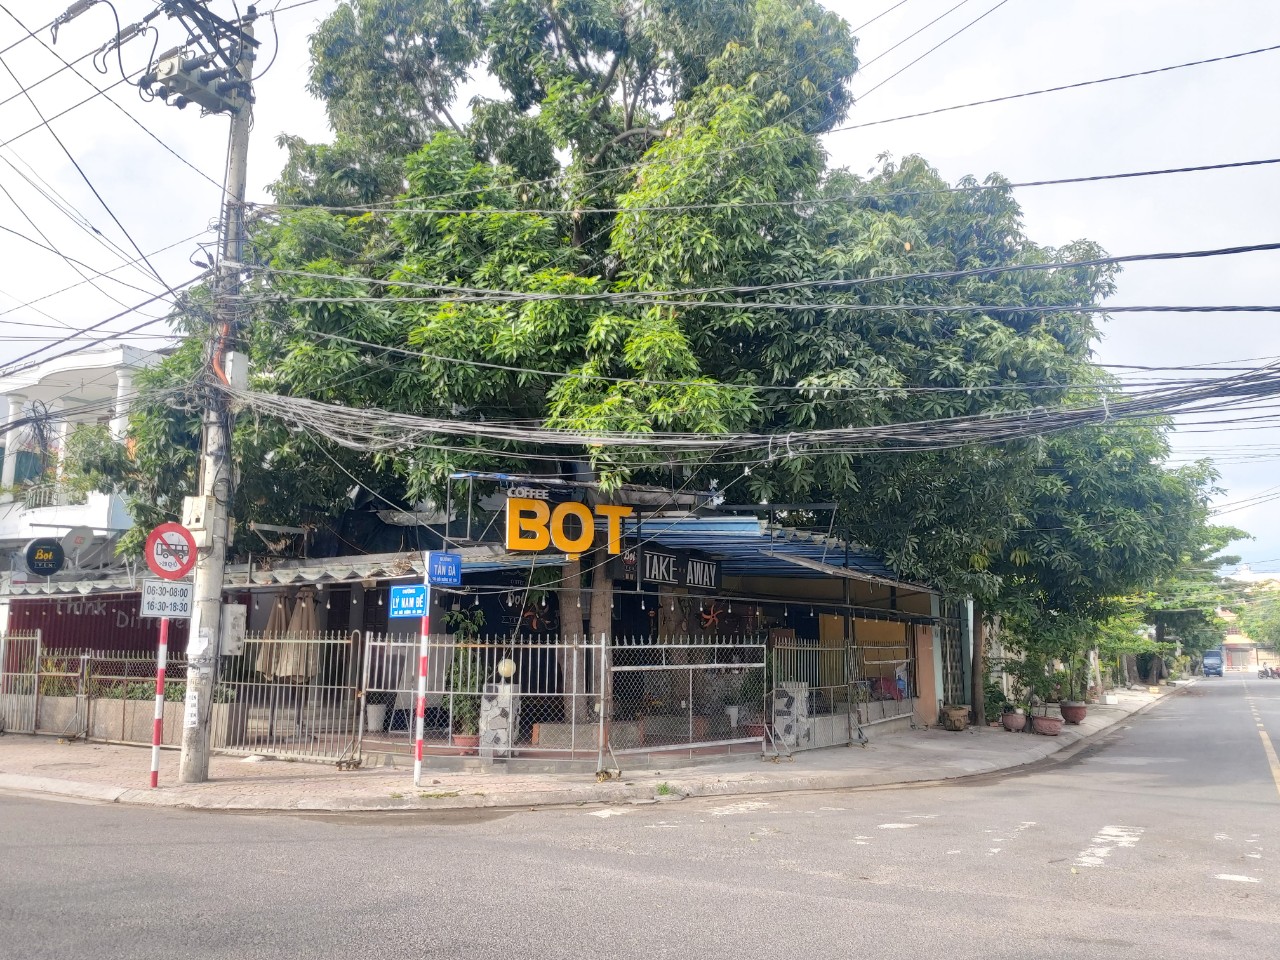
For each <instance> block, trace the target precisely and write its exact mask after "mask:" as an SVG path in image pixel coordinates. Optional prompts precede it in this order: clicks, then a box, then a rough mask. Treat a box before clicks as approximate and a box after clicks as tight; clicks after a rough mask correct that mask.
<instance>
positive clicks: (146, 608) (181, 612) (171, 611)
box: [141, 580, 196, 620]
mask: <svg viewBox="0 0 1280 960" xmlns="http://www.w3.org/2000/svg"><path fill="white" fill-rule="evenodd" d="M195 593H196V587H195V584H193V583H191V582H190V581H183V582H182V583H173V582H171V581H169V580H143V581H142V608H141V614H142V616H144V617H168V618H169V619H170V620H190V619H191V607H192V600H193V598H194V597H195Z"/></svg>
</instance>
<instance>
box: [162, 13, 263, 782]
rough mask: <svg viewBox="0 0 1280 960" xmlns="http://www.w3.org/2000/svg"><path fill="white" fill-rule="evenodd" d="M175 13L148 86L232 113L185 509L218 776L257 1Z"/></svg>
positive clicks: (187, 744)
mask: <svg viewBox="0 0 1280 960" xmlns="http://www.w3.org/2000/svg"><path fill="white" fill-rule="evenodd" d="M161 13H164V14H167V15H168V16H169V17H170V18H172V19H178V20H181V21H182V24H183V26H184V27H185V28H186V30H187V35H188V38H189V40H188V42H187V44H186V45H185V46H183V47H178V48H175V49H173V50H170V51H168V52H167V53H164V54H162V55H161V56H160V58H159V59H158V60H156V61H155V62H154V63H153V64H151V65H150V67H149V69H148V71H147V73H146V74H145V75H144V76H143V77H142V79H141V80H139V81H138V86H139V87H141V88H142V89H144V90H146V91H147V92H149V93H150V94H151V95H152V96H153V97H155V98H157V99H159V100H160V101H161V102H162V103H167V104H168V105H169V106H174V107H177V108H178V109H183V108H184V107H186V106H188V105H189V104H191V103H195V104H198V105H199V106H200V108H201V113H202V114H205V115H207V114H218V113H226V114H229V115H230V117H231V137H230V143H229V145H228V149H227V167H226V173H227V178H226V193H225V195H224V197H223V206H222V211H221V250H220V254H221V256H220V257H219V259H218V263H217V264H216V268H215V274H214V302H215V310H214V317H213V318H212V323H211V325H210V336H209V347H208V353H207V356H206V361H207V367H206V377H205V380H206V384H205V394H204V412H203V415H202V418H201V419H202V422H203V430H202V436H201V452H200V493H199V496H197V497H191V498H188V500H187V502H186V503H185V504H184V506H183V525H184V526H185V527H187V529H189V530H190V531H191V532H192V534H193V535H194V536H195V540H196V545H197V551H198V554H197V560H196V572H195V603H194V610H193V616H192V619H191V632H190V637H189V639H188V641H187V700H186V710H185V711H184V717H183V728H182V757H181V760H180V761H179V768H178V779H179V780H180V782H182V783H202V782H204V781H205V780H208V779H209V746H210V736H209V734H210V729H209V728H210V722H211V720H212V717H213V694H214V685H215V683H216V681H217V665H218V656H219V653H220V650H219V639H220V633H219V631H220V627H221V623H222V587H223V583H224V581H225V573H226V559H227V546H228V544H229V542H230V540H231V517H230V508H231V501H232V495H233V493H234V486H235V481H234V473H233V469H232V462H231V426H232V412H231V409H230V406H229V404H228V400H227V394H226V392H225V391H224V390H223V389H222V388H223V387H224V386H227V385H230V383H231V382H232V378H233V377H235V378H237V379H238V378H239V377H242V376H243V374H244V370H243V364H242V363H237V364H236V369H235V370H234V371H233V370H232V369H231V366H232V364H231V358H232V356H233V355H234V353H235V347H236V338H237V334H238V328H239V322H238V321H239V316H238V310H239V307H238V304H237V295H238V293H239V291H240V266H239V264H240V262H241V259H242V253H243V250H244V225H245V217H244V199H245V190H246V183H247V173H248V158H249V131H250V128H251V127H252V125H253V87H252V77H253V61H254V49H255V48H256V47H257V45H258V44H257V41H255V40H254V39H253V21H254V20H255V19H256V17H257V12H256V11H255V10H254V8H253V7H249V8H248V10H247V11H246V15H245V16H244V17H243V18H241V19H240V20H239V21H235V22H232V21H228V20H224V19H223V18H221V17H219V16H217V15H216V14H214V13H212V12H211V11H209V10H208V9H207V8H206V6H205V3H204V2H203V0H162V2H161V3H160V5H159V7H158V8H157V9H156V11H155V12H154V13H153V14H152V15H151V16H150V17H148V18H147V20H146V21H145V22H149V21H150V20H151V19H154V18H155V17H157V16H159V15H160V14H161Z"/></svg>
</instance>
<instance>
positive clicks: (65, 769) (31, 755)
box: [0, 687, 1184, 811]
mask: <svg viewBox="0 0 1280 960" xmlns="http://www.w3.org/2000/svg"><path fill="white" fill-rule="evenodd" d="M1181 689H1184V687H1163V688H1161V692H1160V693H1156V694H1153V693H1149V692H1146V691H1145V690H1143V691H1141V692H1140V691H1120V692H1118V694H1117V696H1118V699H1119V703H1118V704H1117V705H1114V706H1103V705H1097V704H1095V705H1091V706H1090V707H1089V715H1088V717H1087V718H1086V720H1085V721H1084V723H1082V724H1081V725H1080V726H1078V727H1070V726H1064V727H1063V731H1062V734H1061V735H1060V736H1057V737H1038V736H1033V735H1027V734H1011V733H1007V732H1005V731H1004V730H1003V729H1000V728H998V727H994V728H993V727H985V728H979V729H971V730H967V731H965V732H963V733H949V732H947V731H944V730H941V729H929V730H916V731H904V732H902V733H895V734H889V735H886V736H884V737H881V738H877V739H875V740H873V741H872V742H871V743H870V744H869V745H868V746H866V747H858V746H853V747H833V748H830V749H825V750H814V751H809V752H800V753H796V754H795V755H794V757H793V758H792V759H790V760H789V759H787V758H785V757H784V758H781V759H780V760H778V761H775V762H769V761H767V760H762V759H760V758H759V757H756V756H750V757H744V758H743V759H735V760H722V761H716V762H709V763H705V764H699V765H696V766H689V765H682V766H679V767H678V768H672V769H669V770H667V771H665V772H664V771H663V770H661V769H648V768H645V769H643V770H636V771H634V772H632V771H626V770H624V771H623V778H622V779H621V780H613V781H606V782H604V783H596V782H595V781H594V777H593V776H592V775H590V774H584V773H549V774H543V773H539V774H524V773H511V772H506V771H503V770H501V769H497V770H493V771H474V770H467V771H439V770H432V769H431V768H430V762H429V761H428V767H427V770H426V771H425V772H424V774H423V779H422V786H421V787H420V788H417V789H415V788H414V786H413V773H412V769H411V763H410V764H409V765H408V766H406V767H402V768H391V769H389V768H386V767H382V768H374V769H365V770H354V771H348V772H340V771H338V770H335V769H334V768H333V767H330V766H322V765H319V764H308V763H296V762H287V761H279V760H246V759H245V758H240V757H223V756H215V757H214V758H213V762H212V764H211V766H210V778H211V779H210V780H209V782H207V783H199V784H179V783H176V778H177V766H178V757H177V753H176V752H175V751H166V752H165V753H164V754H163V755H162V757H161V773H160V782H161V786H160V788H159V789H156V790H151V789H147V787H146V783H147V779H148V770H149V769H150V750H149V749H148V748H145V747H126V746H112V745H107V744H97V743H80V742H76V743H62V742H59V741H58V740H56V739H53V738H50V737H33V736H19V735H7V736H3V737H0V790H9V791H19V792H24V793H45V794H51V795H57V796H63V797H76V798H81V799H89V800H99V801H106V802H113V803H129V804H136V805H140V806H154V807H176V808H186V809H201V810H224V811H299V810H313V811H319V810H325V811H360V810H446V809H463V808H477V807H513V808H514V807H541V806H558V805H573V804H586V803H652V802H659V801H663V800H669V799H679V798H681V797H709V796H733V795H751V794H763V793H780V792H788V791H796V790H839V789H854V788H858V787H879V786H887V785H892V784H907V783H922V782H928V781H936V780H954V779H959V778H961V777H969V776H975V775H980V774H987V773H994V772H997V771H1001V770H1011V769H1014V768H1017V767H1020V766H1024V765H1026V764H1029V763H1035V762H1036V761H1038V760H1043V759H1044V758H1046V757H1049V756H1051V755H1053V754H1055V753H1058V752H1060V751H1063V750H1067V749H1069V748H1071V747H1073V746H1076V745H1077V744H1080V743H1081V742H1082V741H1088V740H1091V739H1094V738H1096V737H1098V736H1099V735H1101V734H1103V733H1104V732H1106V731H1107V730H1109V729H1111V728H1112V727H1114V726H1115V725H1116V724H1117V723H1120V722H1121V721H1123V720H1125V719H1127V718H1128V717H1130V716H1132V715H1133V714H1135V713H1138V712H1139V711H1142V710H1145V709H1146V708H1148V707H1150V706H1151V705H1152V704H1153V703H1155V702H1158V701H1159V700H1160V699H1162V698H1163V697H1165V696H1168V695H1170V694H1172V693H1176V692H1179V691H1180V690H1181Z"/></svg>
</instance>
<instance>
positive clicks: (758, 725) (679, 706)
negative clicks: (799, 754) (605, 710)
mask: <svg viewBox="0 0 1280 960" xmlns="http://www.w3.org/2000/svg"><path fill="white" fill-rule="evenodd" d="M608 670H609V673H610V682H609V690H610V693H611V695H612V710H611V716H610V718H609V731H608V737H609V739H608V746H609V748H610V749H611V750H612V752H613V753H614V754H615V755H618V756H621V755H624V754H631V755H633V756H634V755H639V754H657V755H661V756H667V757H670V756H672V755H673V754H683V755H685V756H689V757H693V756H699V755H703V754H718V753H737V752H742V753H756V754H758V753H759V752H760V738H761V735H762V732H763V730H764V724H765V723H767V722H768V717H767V716H765V715H764V713H763V704H764V699H765V692H766V691H765V642H764V638H763V637H749V636H748V637H725V636H718V635H709V636H686V637H680V638H671V639H663V640H656V639H654V638H651V637H634V638H621V637H614V638H613V642H612V644H611V646H610V656H609V664H608Z"/></svg>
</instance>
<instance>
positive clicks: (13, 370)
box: [0, 274, 204, 377]
mask: <svg viewBox="0 0 1280 960" xmlns="http://www.w3.org/2000/svg"><path fill="white" fill-rule="evenodd" d="M203 276H204V275H203V274H201V275H200V276H197V277H192V278H191V279H190V280H188V281H186V282H185V283H180V284H178V287H177V289H178V290H181V289H184V288H185V287H189V286H191V285H192V284H194V283H196V282H197V281H199V280H200V279H201V278H202V277H203ZM167 295H175V296H176V291H175V290H173V289H172V288H171V289H170V290H169V291H167V293H157V294H155V295H154V296H151V297H148V298H147V299H146V300H143V301H141V302H140V303H135V304H134V305H133V306H131V307H129V308H128V309H125V310H122V311H120V312H119V313H115V314H112V315H111V316H109V317H107V318H106V319H105V320H99V321H97V322H96V323H93V324H90V325H89V326H87V327H85V328H84V329H82V330H79V331H77V332H76V333H75V334H72V335H71V336H67V337H63V338H62V339H61V340H55V341H54V342H53V343H50V344H49V345H48V346H45V347H41V348H40V349H39V350H32V351H30V352H28V353H24V354H23V355H22V356H20V357H15V358H14V359H13V360H10V361H9V364H10V366H8V367H6V368H5V369H3V370H0V377H11V376H14V375H15V374H19V373H22V372H23V371H24V370H30V369H32V368H33V367H38V366H40V365H41V364H42V363H48V362H49V361H50V360H56V359H58V358H59V357H67V356H71V355H72V354H75V353H81V352H83V351H84V350H86V349H88V347H77V348H76V349H74V350H67V351H64V352H63V353H59V354H57V355H55V356H53V357H44V358H43V359H40V360H36V361H35V362H34V363H26V364H23V365H21V366H13V365H14V364H21V363H22V361H23V360H28V359H29V358H31V357H34V356H36V355H37V354H40V353H44V352H45V351H46V350H49V349H52V348H53V347H57V346H60V345H61V344H63V343H66V342H67V341H69V340H72V339H75V338H78V337H81V336H83V335H84V334H86V333H92V332H93V331H94V330H98V329H100V328H102V327H104V326H106V325H107V324H108V323H111V322H112V321H113V320H119V319H120V318H121V317H126V316H128V315H129V314H131V313H135V312H136V311H138V310H140V309H141V308H143V307H145V306H148V305H149V304H152V303H155V302H156V301H157V300H162V299H164V298H165V297H166V296H167ZM165 319H167V318H165V317H149V318H148V319H147V320H146V321H144V322H143V323H140V324H138V325H136V326H133V327H130V328H129V329H127V330H121V331H118V332H117V334H108V335H107V336H105V337H102V338H101V339H99V340H96V341H94V343H105V342H106V341H108V340H110V339H112V337H113V336H116V335H118V334H119V333H126V334H127V333H137V332H138V331H139V330H141V329H142V328H144V327H147V326H150V325H151V324H153V323H162V322H164V320H165Z"/></svg>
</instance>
